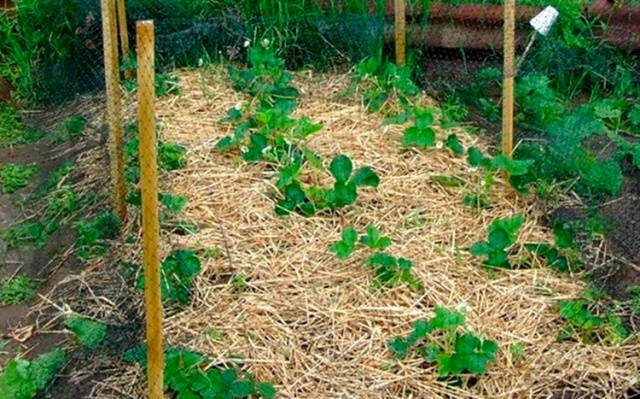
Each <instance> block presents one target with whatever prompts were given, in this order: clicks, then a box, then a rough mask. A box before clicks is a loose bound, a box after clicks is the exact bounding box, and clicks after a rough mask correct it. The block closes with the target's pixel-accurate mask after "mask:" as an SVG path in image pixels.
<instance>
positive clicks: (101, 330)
mask: <svg viewBox="0 0 640 399" xmlns="http://www.w3.org/2000/svg"><path fill="white" fill-rule="evenodd" d="M64 324H65V327H67V328H68V329H69V330H70V331H71V332H73V334H74V335H75V338H76V340H77V342H78V343H79V344H80V345H81V346H83V347H85V348H87V349H90V350H94V349H96V348H97V347H98V346H100V344H101V343H102V342H103V341H104V339H105V338H106V337H107V326H106V325H105V324H103V323H101V322H99V321H96V320H93V319H90V318H88V317H85V316H82V315H79V314H76V313H71V314H69V315H67V317H66V320H65V323H64Z"/></svg>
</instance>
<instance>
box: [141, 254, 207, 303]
mask: <svg viewBox="0 0 640 399" xmlns="http://www.w3.org/2000/svg"><path fill="white" fill-rule="evenodd" d="M200 269H201V264H200V259H199V258H198V256H197V255H196V253H195V252H193V251H186V250H177V251H173V252H171V254H169V256H167V257H166V258H165V260H164V261H162V266H161V270H162V279H161V282H160V288H161V290H162V300H163V301H166V302H168V303H178V304H188V303H189V302H190V301H191V287H192V285H193V280H194V279H195V278H196V276H197V275H198V273H200ZM144 284H145V281H144V275H142V274H141V275H140V276H139V277H138V281H137V282H136V286H137V287H138V288H139V289H144Z"/></svg>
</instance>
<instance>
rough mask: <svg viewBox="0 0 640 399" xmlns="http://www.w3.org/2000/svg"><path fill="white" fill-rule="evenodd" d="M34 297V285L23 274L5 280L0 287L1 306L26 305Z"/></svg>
mask: <svg viewBox="0 0 640 399" xmlns="http://www.w3.org/2000/svg"><path fill="white" fill-rule="evenodd" d="M35 296H36V284H35V283H34V282H33V280H31V278H30V277H29V276H27V275H26V274H24V273H20V274H18V275H16V276H13V277H11V278H8V279H5V280H4V281H3V282H2V287H0V302H1V303H2V304H3V305H17V304H20V303H26V302H29V301H30V300H32V299H33V298H34V297H35Z"/></svg>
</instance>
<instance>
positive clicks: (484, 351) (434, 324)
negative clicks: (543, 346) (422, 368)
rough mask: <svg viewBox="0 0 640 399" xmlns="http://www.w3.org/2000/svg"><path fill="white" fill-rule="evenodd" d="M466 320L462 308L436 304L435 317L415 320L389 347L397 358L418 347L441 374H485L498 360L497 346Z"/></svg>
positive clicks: (423, 356) (445, 375)
mask: <svg viewBox="0 0 640 399" xmlns="http://www.w3.org/2000/svg"><path fill="white" fill-rule="evenodd" d="M464 323H465V314H464V313H463V312H459V311H450V310H448V309H446V308H444V307H437V308H436V309H435V316H434V317H432V318H431V319H429V320H418V321H416V322H414V324H413V331H412V332H411V334H409V335H408V336H407V337H406V338H405V337H396V338H394V339H392V340H391V341H389V348H390V349H391V351H392V352H393V353H394V355H395V357H396V358H397V359H403V358H404V357H406V356H407V355H408V354H409V353H410V351H412V350H413V349H414V348H415V349H416V350H417V352H418V353H419V354H420V356H421V357H422V358H424V360H425V362H427V363H429V364H437V366H438V375H439V376H440V377H441V378H447V377H457V376H461V375H463V374H465V373H469V374H475V375H481V374H484V373H485V372H486V371H487V368H488V367H489V365H490V364H491V363H494V362H495V354H496V352H497V351H498V346H497V345H496V343H495V342H494V341H492V340H489V339H481V338H479V337H477V336H476V335H474V334H473V333H471V332H468V331H465V328H464Z"/></svg>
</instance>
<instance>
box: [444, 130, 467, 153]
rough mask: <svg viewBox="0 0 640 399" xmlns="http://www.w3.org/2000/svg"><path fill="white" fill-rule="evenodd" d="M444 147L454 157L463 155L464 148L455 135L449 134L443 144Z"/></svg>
mask: <svg viewBox="0 0 640 399" xmlns="http://www.w3.org/2000/svg"><path fill="white" fill-rule="evenodd" d="M444 145H445V146H446V147H447V148H448V149H450V150H451V152H453V153H454V154H455V155H462V154H464V147H462V143H461V142H460V139H459V138H458V136H457V135H456V134H450V135H449V136H448V137H447V139H446V140H445V142H444Z"/></svg>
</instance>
